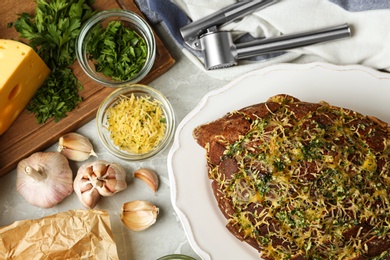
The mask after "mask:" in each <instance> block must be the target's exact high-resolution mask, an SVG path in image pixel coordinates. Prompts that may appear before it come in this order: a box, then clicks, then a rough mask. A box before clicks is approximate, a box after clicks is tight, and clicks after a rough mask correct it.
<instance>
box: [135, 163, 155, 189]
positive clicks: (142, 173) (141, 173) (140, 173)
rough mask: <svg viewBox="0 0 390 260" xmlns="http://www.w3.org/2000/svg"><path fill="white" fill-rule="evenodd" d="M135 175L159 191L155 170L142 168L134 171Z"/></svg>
mask: <svg viewBox="0 0 390 260" xmlns="http://www.w3.org/2000/svg"><path fill="white" fill-rule="evenodd" d="M134 177H135V178H138V179H140V180H142V181H144V182H145V183H146V184H147V185H148V186H149V187H150V188H151V189H152V191H153V192H156V191H157V189H158V185H159V181H158V176H157V174H156V172H155V171H153V170H150V169H146V168H141V169H138V170H137V171H135V172H134Z"/></svg>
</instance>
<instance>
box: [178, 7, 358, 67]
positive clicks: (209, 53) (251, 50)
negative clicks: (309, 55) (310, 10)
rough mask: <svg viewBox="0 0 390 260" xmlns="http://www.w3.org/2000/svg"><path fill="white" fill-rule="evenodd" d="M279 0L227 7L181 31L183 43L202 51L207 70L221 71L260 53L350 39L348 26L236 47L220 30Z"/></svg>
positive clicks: (226, 32) (227, 33)
mask: <svg viewBox="0 0 390 260" xmlns="http://www.w3.org/2000/svg"><path fill="white" fill-rule="evenodd" d="M276 2H278V0H249V1H248V0H245V1H241V2H238V3H236V4H233V5H230V6H227V7H225V8H223V9H221V10H219V11H217V12H215V13H212V14H210V15H208V16H205V17H203V18H202V19H199V20H197V21H194V22H191V23H189V24H188V25H186V26H184V27H182V28H180V33H181V35H182V37H183V39H184V42H185V43H186V44H187V45H188V46H189V47H191V48H192V49H194V50H197V51H201V53H202V54H203V58H204V63H205V68H206V69H208V70H209V69H219V68H224V67H230V66H234V65H237V60H240V59H246V58H250V57H254V56H258V55H261V54H266V53H272V52H278V51H286V50H290V49H293V48H298V47H304V46H308V45H312V44H316V43H321V42H326V41H331V40H336V39H341V38H346V37H350V36H351V29H350V27H349V25H348V24H342V25H338V26H334V27H328V28H323V29H319V30H315V31H309V32H300V33H296V34H289V35H282V36H276V37H270V38H264V39H258V40H254V41H250V42H246V43H237V44H235V43H234V42H233V39H232V34H231V32H230V31H222V30H220V29H219V27H221V26H222V25H224V24H227V23H229V22H232V21H234V20H236V19H240V18H243V17H244V16H246V15H247V14H249V13H252V12H254V11H257V10H260V9H263V8H265V7H268V6H270V5H272V4H274V3H276Z"/></svg>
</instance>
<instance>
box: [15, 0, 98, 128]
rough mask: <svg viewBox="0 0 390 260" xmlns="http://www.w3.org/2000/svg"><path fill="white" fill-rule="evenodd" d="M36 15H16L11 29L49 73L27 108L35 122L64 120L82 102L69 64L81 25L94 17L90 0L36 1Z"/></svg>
mask: <svg viewBox="0 0 390 260" xmlns="http://www.w3.org/2000/svg"><path fill="white" fill-rule="evenodd" d="M35 1H36V3H37V7H36V9H35V15H30V14H27V13H22V14H19V17H18V19H17V20H16V21H15V22H14V24H13V25H14V27H15V29H16V31H17V32H19V36H20V37H21V38H25V39H27V40H28V42H29V45H30V46H31V47H32V48H33V49H34V50H35V51H36V52H37V53H38V55H39V56H40V57H41V58H42V60H43V61H44V62H45V63H46V64H47V66H48V67H49V68H50V69H51V71H52V72H51V74H50V76H49V77H48V79H47V80H46V81H45V83H44V84H43V85H42V86H41V87H40V88H39V89H38V91H37V93H36V94H35V96H34V97H33V98H32V100H31V101H30V103H29V104H28V105H27V110H28V111H29V112H31V113H34V114H35V117H36V119H37V122H38V123H44V122H46V121H47V120H48V119H50V118H52V117H54V121H55V122H57V121H59V120H60V119H62V118H64V117H66V113H67V112H70V111H72V110H73V109H74V108H76V106H77V105H78V104H79V103H80V102H81V100H82V98H81V97H80V96H79V93H78V92H79V90H81V89H82V88H83V87H82V85H81V83H80V82H79V81H78V80H77V78H76V77H75V76H74V75H73V73H72V71H71V69H70V68H69V66H70V65H72V64H73V62H74V61H75V60H76V53H75V44H76V39H77V36H78V34H79V33H80V29H81V26H82V24H83V22H85V21H86V20H87V19H89V18H90V17H91V16H92V15H94V14H95V11H93V10H92V7H91V5H92V3H93V0H35Z"/></svg>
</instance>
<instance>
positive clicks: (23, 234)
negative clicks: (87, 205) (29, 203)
mask: <svg viewBox="0 0 390 260" xmlns="http://www.w3.org/2000/svg"><path fill="white" fill-rule="evenodd" d="M81 258H82V259H118V254H117V247H116V244H115V242H114V237H113V234H112V231H111V223H110V218H109V215H108V213H107V212H106V211H99V210H69V211H67V212H62V213H58V214H55V215H52V216H47V217H44V218H41V219H36V220H23V221H16V222H14V223H13V224H11V225H9V226H5V227H0V259H81Z"/></svg>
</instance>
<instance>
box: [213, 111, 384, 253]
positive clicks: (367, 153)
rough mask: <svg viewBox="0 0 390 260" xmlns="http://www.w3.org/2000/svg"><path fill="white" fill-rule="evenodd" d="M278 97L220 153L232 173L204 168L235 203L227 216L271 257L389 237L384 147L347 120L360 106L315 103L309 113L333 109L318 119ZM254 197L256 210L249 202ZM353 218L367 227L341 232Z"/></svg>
mask: <svg viewBox="0 0 390 260" xmlns="http://www.w3.org/2000/svg"><path fill="white" fill-rule="evenodd" d="M284 105H285V107H284V108H283V107H282V108H281V109H279V110H278V111H276V112H275V113H272V114H270V115H269V116H268V117H266V118H263V119H262V118H258V119H257V120H255V121H253V123H252V125H251V130H250V131H249V132H248V133H247V134H246V135H245V136H242V137H241V138H240V140H238V141H237V142H235V143H232V144H227V145H226V151H225V153H224V154H225V156H227V157H231V158H234V159H235V161H236V162H237V163H238V168H239V169H240V170H239V171H238V172H237V173H235V174H234V175H233V177H232V178H231V179H228V180H226V179H225V178H224V175H222V174H221V172H220V170H219V169H218V166H217V167H215V168H211V169H210V172H209V173H210V178H212V179H215V180H217V181H218V182H219V187H220V189H221V191H222V192H223V193H224V194H225V195H226V197H228V198H229V200H230V201H231V202H232V204H233V207H234V209H235V212H236V213H235V214H234V215H233V216H232V217H231V218H230V220H229V221H230V222H232V223H233V224H234V225H238V226H240V231H241V232H242V233H243V234H244V236H245V237H251V238H254V239H256V240H257V242H258V244H259V246H260V248H262V249H263V256H265V257H271V258H273V259H290V258H291V257H293V256H296V255H301V256H304V257H306V258H307V259H350V258H353V257H356V256H364V255H365V254H366V253H367V251H368V246H367V244H365V243H364V241H367V240H368V239H369V238H371V237H374V236H378V237H380V238H382V239H385V240H390V226H389V224H390V214H389V212H390V201H389V200H390V188H389V176H388V175H389V168H390V165H389V164H390V163H389V161H388V160H389V159H388V158H389V153H390V149H389V148H388V147H385V150H384V151H383V152H381V153H376V152H374V151H373V150H372V149H371V148H370V147H369V145H368V144H367V143H366V140H365V139H364V138H362V137H361V136H360V135H359V134H357V132H356V129H354V128H353V127H351V126H350V125H349V124H348V123H350V122H351V120H353V119H355V118H358V117H362V116H361V115H360V114H357V113H354V114H353V115H351V111H344V110H342V109H340V108H333V107H331V106H322V107H321V109H322V111H316V112H315V113H317V112H318V113H329V114H332V115H335V117H334V118H335V121H334V122H333V124H332V125H327V126H324V125H321V124H319V123H318V122H317V121H315V120H312V117H313V114H312V113H308V114H307V115H306V116H305V117H304V118H300V119H297V118H296V117H295V116H294V113H293V112H292V111H290V110H289V109H288V104H284ZM236 113H237V112H236ZM361 127H363V128H364V126H361ZM370 134H371V135H372V134H374V133H369V135H370ZM221 142H223V140H221ZM254 144H255V145H254ZM380 159H381V160H382V161H383V164H384V165H382V167H380V168H379V167H378V164H377V161H378V160H380ZM253 204H255V205H257V206H256V207H257V208H258V210H256V211H253V210H249V209H248V207H249V206H250V205H253ZM271 219H272V220H273V221H275V222H276V224H277V227H273V226H272V225H271V223H272V222H270V220H271ZM360 223H365V224H367V225H370V226H371V227H372V228H371V229H370V230H369V231H367V232H365V233H364V234H363V233H361V229H362V228H360V229H359V232H358V233H357V234H355V235H353V236H351V237H349V238H348V239H347V238H346V237H347V236H346V234H345V232H346V231H348V230H350V229H351V228H353V227H358V226H357V225H358V224H360ZM264 227H265V230H266V232H264V231H263V232H261V231H260V230H262V228H263V230H264ZM282 244H283V245H282ZM388 255H389V252H388V251H386V252H384V253H383V254H382V255H381V256H378V258H377V259H381V257H385V256H388Z"/></svg>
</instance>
